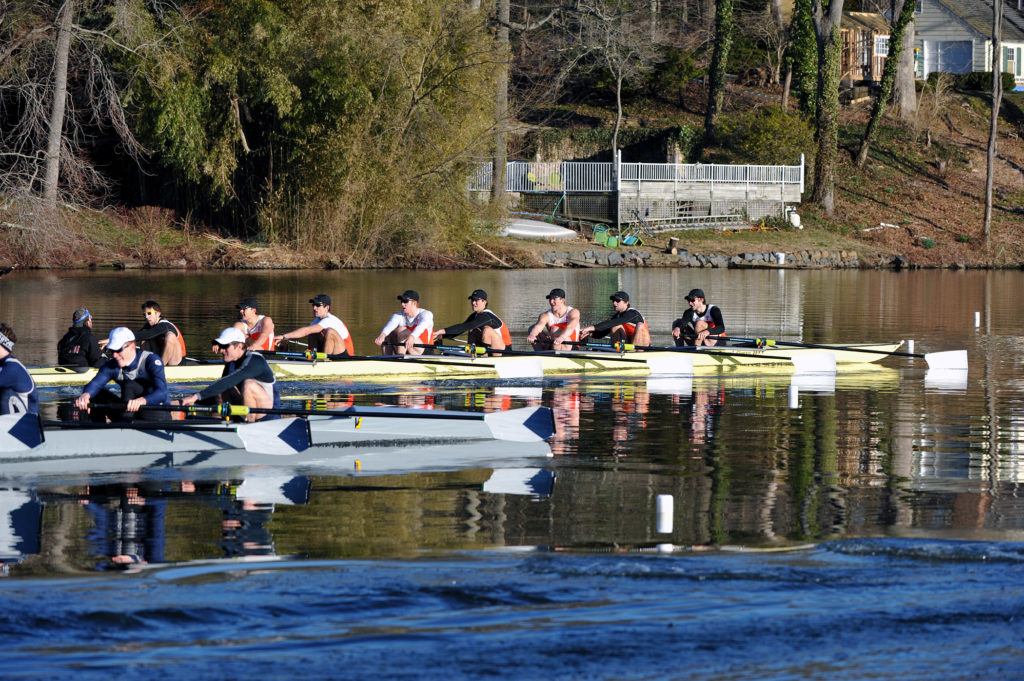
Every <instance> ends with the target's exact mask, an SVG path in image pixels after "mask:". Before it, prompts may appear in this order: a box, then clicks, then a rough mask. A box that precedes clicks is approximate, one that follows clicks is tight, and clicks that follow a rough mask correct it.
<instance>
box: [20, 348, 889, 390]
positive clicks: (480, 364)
mask: <svg viewBox="0 0 1024 681" xmlns="http://www.w3.org/2000/svg"><path fill="white" fill-rule="evenodd" d="M902 344H903V343H902V341H900V342H898V343H876V344H864V345H843V346H836V347H835V348H834V349H827V350H826V349H820V348H766V349H763V350H760V349H754V348H731V347H730V348H723V349H719V350H716V349H714V348H709V349H704V350H700V351H695V352H670V351H660V352H657V351H656V352H629V353H622V354H620V353H614V352H586V351H568V352H559V353H554V354H540V353H538V354H536V355H530V356H515V357H479V358H473V357H458V356H451V355H446V356H430V357H424V356H419V357H404V358H398V357H396V358H395V359H370V358H368V359H351V360H324V361H318V362H312V361H305V360H280V359H276V358H268V359H269V361H270V366H271V367H272V368H273V369H274V374H275V375H276V376H277V377H278V378H279V379H282V380H289V379H291V380H307V381H313V380H361V381H373V380H378V381H396V380H423V379H480V378H524V377H526V378H528V377H539V376H540V375H542V374H543V375H544V376H579V375H587V374H615V375H624V376H649V375H652V374H653V375H671V374H687V373H693V374H696V375H711V374H716V373H743V372H746V371H752V372H758V373H760V372H792V371H793V362H792V359H793V358H799V357H807V356H821V355H824V354H832V355H834V356H835V362H836V364H837V365H839V370H840V371H842V370H844V365H845V366H847V367H848V368H852V366H853V365H862V364H866V363H872V362H877V361H879V360H881V359H882V358H884V357H886V356H888V354H889V353H892V352H895V351H897V350H899V348H900V346H901V345H902ZM853 348H857V349H859V350H870V351H871V352H860V351H855V350H853ZM165 371H166V375H167V381H168V382H169V383H207V382H212V381H215V380H217V379H218V378H220V376H221V374H222V373H223V371H224V365H223V364H221V363H210V364H187V365H182V366H174V367H166V368H165ZM29 373H31V374H32V378H34V379H35V381H36V385H40V386H57V385H85V384H86V383H88V382H89V381H90V380H92V379H93V377H95V376H96V370H95V369H88V370H86V371H83V372H79V371H76V370H75V369H71V368H68V367H37V368H32V369H29Z"/></svg>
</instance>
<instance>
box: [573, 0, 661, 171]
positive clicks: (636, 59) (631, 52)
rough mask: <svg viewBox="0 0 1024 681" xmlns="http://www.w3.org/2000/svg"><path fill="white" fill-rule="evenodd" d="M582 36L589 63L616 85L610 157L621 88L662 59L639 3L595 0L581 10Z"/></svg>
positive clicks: (618, 121) (619, 122) (618, 125)
mask: <svg viewBox="0 0 1024 681" xmlns="http://www.w3.org/2000/svg"><path fill="white" fill-rule="evenodd" d="M581 8H582V9H583V10H584V13H583V15H582V29H583V31H582V33H583V38H584V43H583V44H584V46H585V48H584V49H585V50H586V51H587V52H588V54H589V61H590V63H591V64H593V65H594V66H597V67H601V68H605V69H607V70H608V72H609V73H610V74H611V77H612V79H613V81H614V82H615V127H614V130H613V132H612V153H615V150H616V149H618V144H619V129H620V128H621V126H622V88H623V85H624V84H625V83H626V82H628V81H630V80H632V79H634V78H636V77H637V76H639V75H642V74H644V73H648V72H650V70H651V69H652V68H653V67H654V64H656V63H657V61H658V60H659V59H660V58H661V51H660V49H659V46H658V44H657V43H656V42H653V41H651V39H650V23H649V19H648V18H647V17H646V16H645V12H644V11H643V10H644V8H643V7H642V5H641V3H632V4H631V3H629V2H618V1H614V0H598V1H597V2H593V3H592V4H589V5H586V6H581Z"/></svg>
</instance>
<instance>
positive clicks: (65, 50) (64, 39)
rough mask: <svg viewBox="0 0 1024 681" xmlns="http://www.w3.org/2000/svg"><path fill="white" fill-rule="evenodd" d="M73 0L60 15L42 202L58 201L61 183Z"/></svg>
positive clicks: (69, 0) (68, 0)
mask: <svg viewBox="0 0 1024 681" xmlns="http://www.w3.org/2000/svg"><path fill="white" fill-rule="evenodd" d="M73 11H74V3H73V2H72V0H65V2H64V6H63V7H61V8H60V14H59V15H58V17H57V47H56V50H55V51H54V55H53V103H52V108H51V109H50V126H49V133H48V137H47V141H46V174H45V177H44V180H43V202H44V203H45V204H46V205H47V206H50V207H53V206H56V205H57V189H58V187H59V185H60V150H61V143H62V142H63V139H64V107H65V105H66V103H67V97H68V55H69V54H70V53H71V14H72V12H73Z"/></svg>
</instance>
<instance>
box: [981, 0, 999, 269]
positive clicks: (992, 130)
mask: <svg viewBox="0 0 1024 681" xmlns="http://www.w3.org/2000/svg"><path fill="white" fill-rule="evenodd" d="M1002 29H1003V3H1002V2H998V1H997V2H995V3H994V4H993V8H992V118H991V119H990V120H989V128H988V168H987V169H986V171H985V226H984V229H983V231H982V234H983V236H984V237H985V249H986V250H988V249H990V248H991V245H992V244H991V242H992V188H993V185H994V184H995V174H996V143H997V141H998V137H997V135H998V132H999V107H1000V105H1001V104H1002V101H1003V68H1002V61H1003V60H1002V55H1001V54H1000V52H1002V50H1003V45H1002V35H1003V31H1002Z"/></svg>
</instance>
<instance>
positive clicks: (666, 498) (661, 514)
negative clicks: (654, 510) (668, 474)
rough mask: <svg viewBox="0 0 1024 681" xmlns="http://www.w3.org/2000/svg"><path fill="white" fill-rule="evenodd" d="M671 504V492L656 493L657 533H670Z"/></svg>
mask: <svg viewBox="0 0 1024 681" xmlns="http://www.w3.org/2000/svg"><path fill="white" fill-rule="evenodd" d="M673 505H674V504H673V499H672V495H671V494H659V495H658V534H671V533H672V516H673V510H672V507H673Z"/></svg>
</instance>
